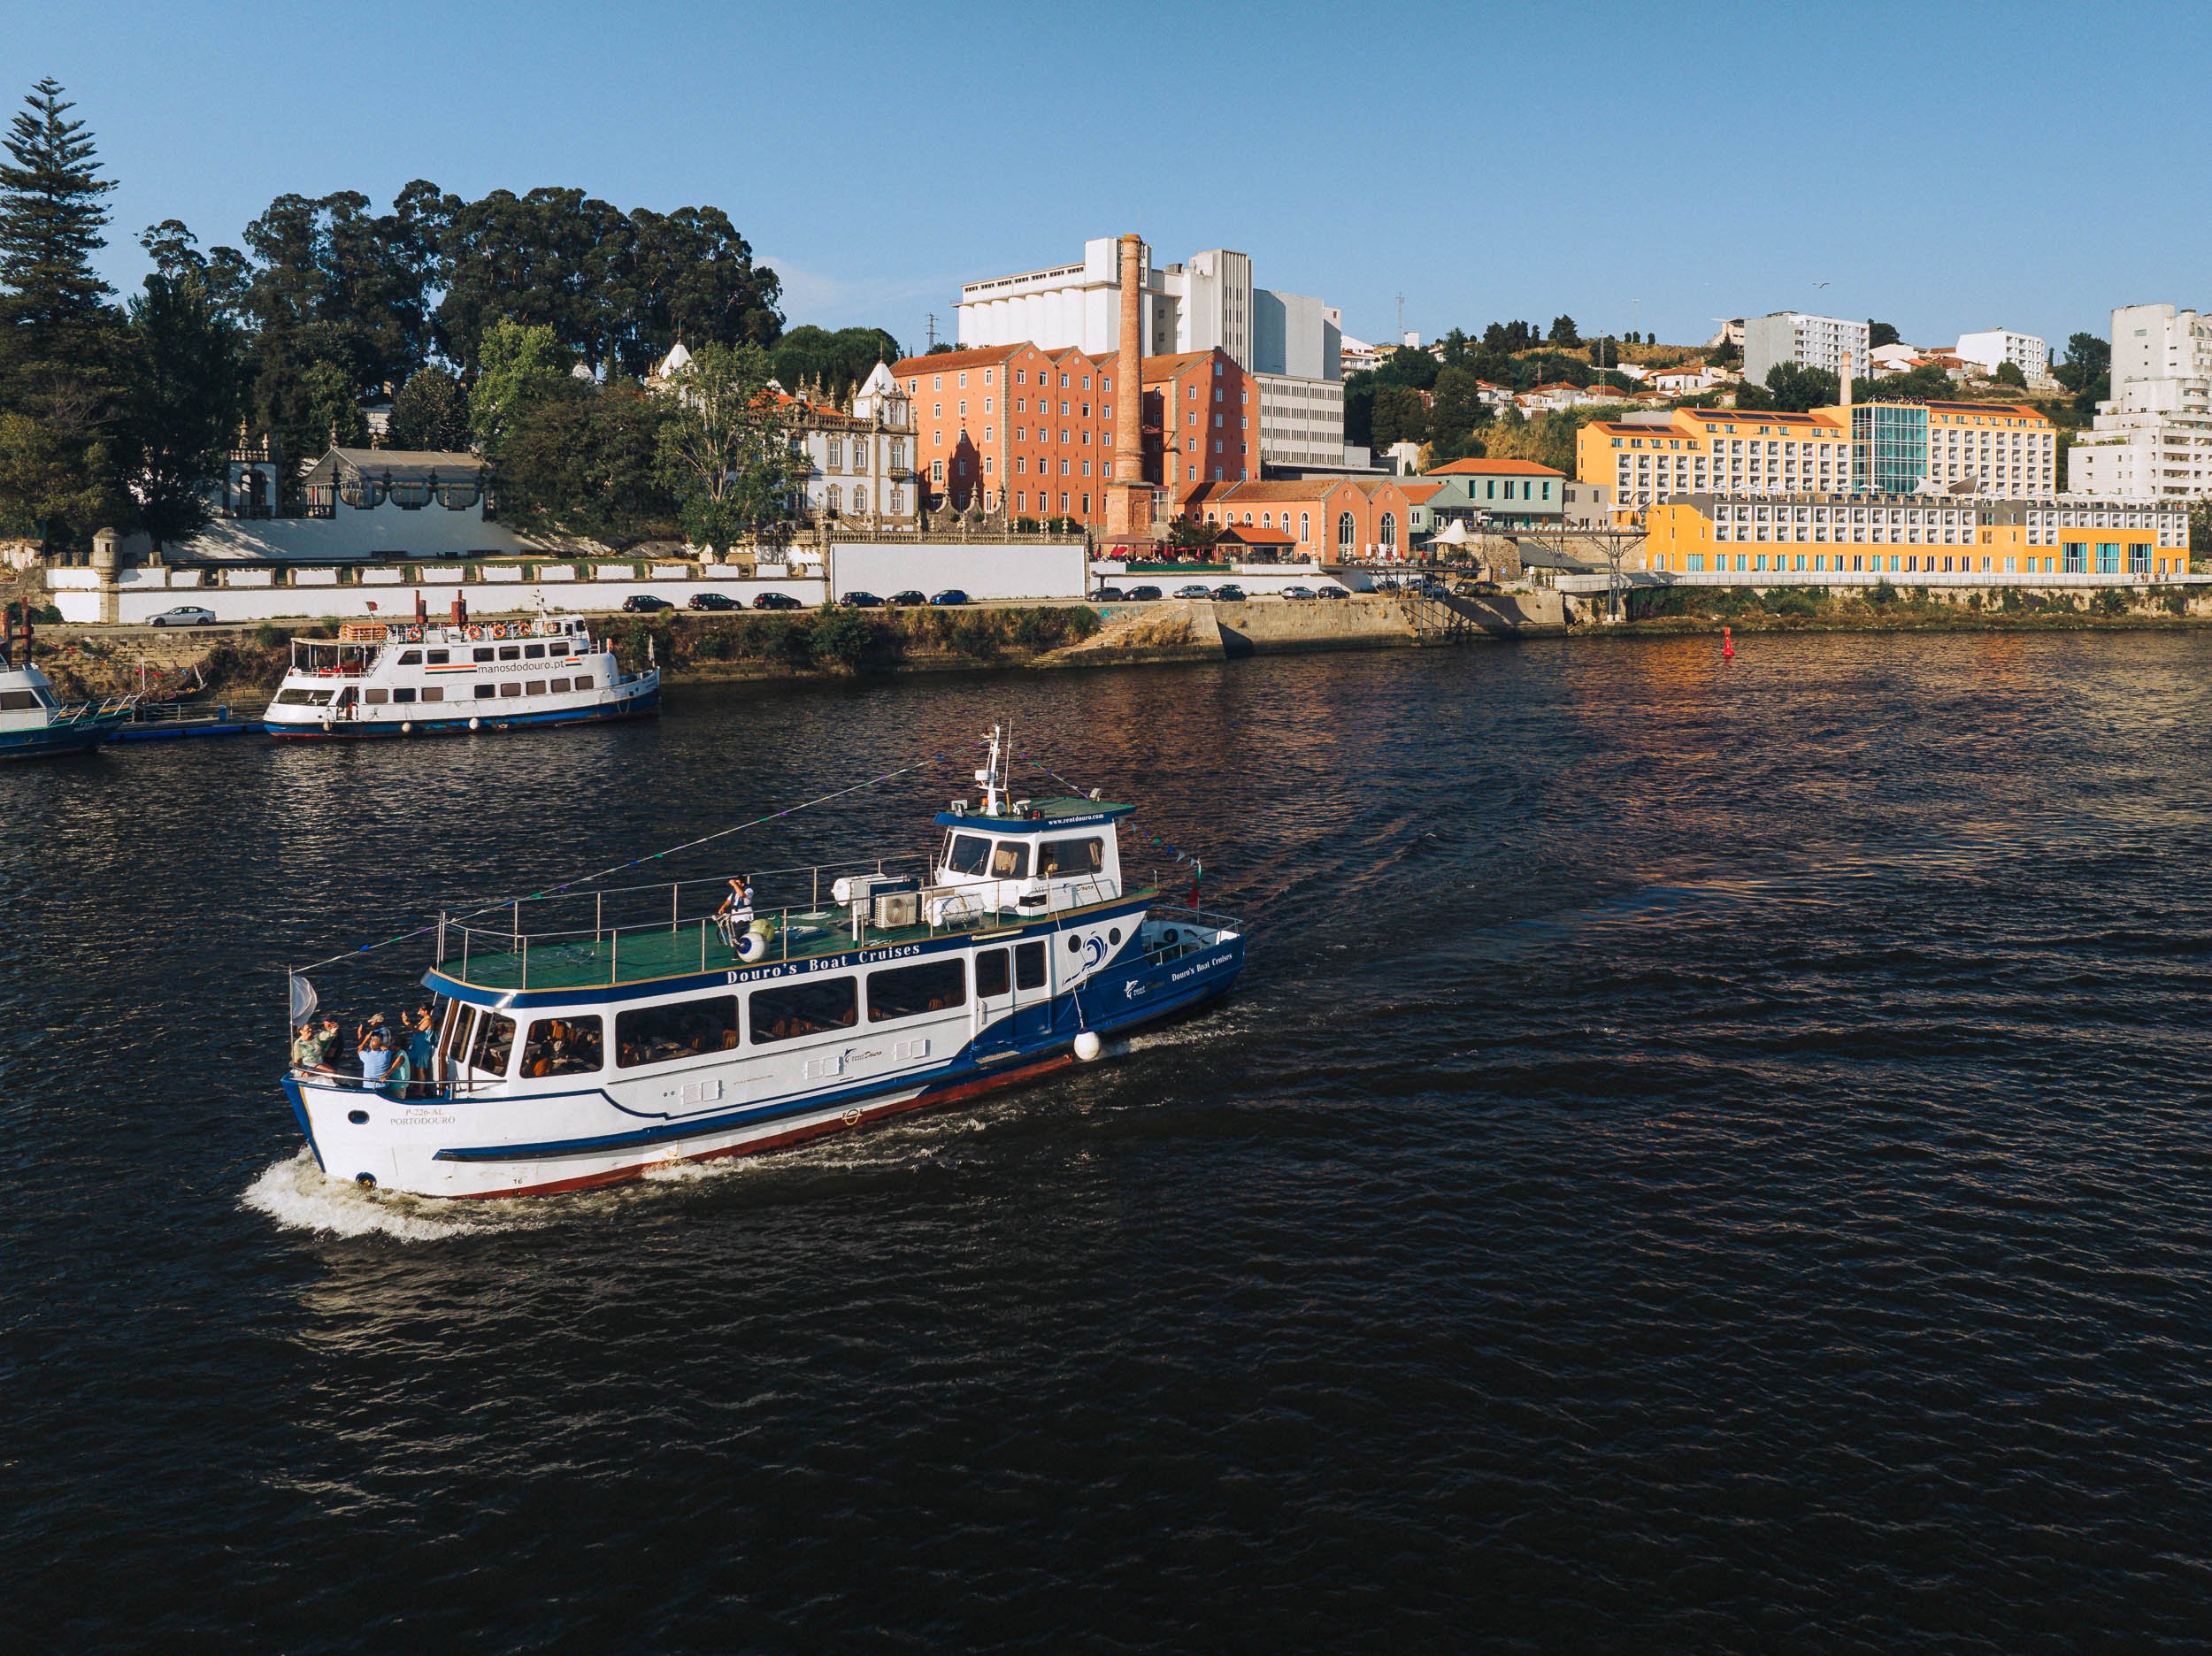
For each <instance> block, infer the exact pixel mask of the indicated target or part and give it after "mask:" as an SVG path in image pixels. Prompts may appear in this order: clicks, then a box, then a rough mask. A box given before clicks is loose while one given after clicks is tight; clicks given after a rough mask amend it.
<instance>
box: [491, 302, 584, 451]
mask: <svg viewBox="0 0 2212 1656" xmlns="http://www.w3.org/2000/svg"><path fill="white" fill-rule="evenodd" d="M478 355H479V366H478V369H477V374H476V384H475V386H474V387H472V388H471V390H470V392H469V430H470V431H471V432H472V433H473V434H474V436H475V438H476V442H477V446H478V447H479V448H480V449H482V450H483V451H484V452H485V453H486V454H488V455H489V456H491V457H492V458H493V459H495V460H496V459H498V458H499V457H500V447H501V445H502V444H503V442H504V441H506V436H507V433H508V431H509V430H510V429H511V427H512V426H514V424H515V422H516V421H517V420H518V419H520V418H522V416H523V414H524V413H525V412H526V411H527V410H529V409H530V407H531V406H532V405H533V404H534V403H539V402H541V401H542V400H543V399H545V398H547V397H549V396H554V395H558V394H559V393H560V392H561V391H563V390H565V389H566V388H567V387H568V386H569V384H570V383H571V380H572V374H571V372H570V371H571V370H572V368H573V367H574V366H575V358H574V357H572V356H571V355H570V354H569V352H568V351H566V350H565V349H563V347H562V345H561V341H560V339H559V337H558V336H557V334H556V333H555V332H554V330H553V328H552V326H551V325H550V324H547V323H538V324H535V325H533V326H525V325H523V324H521V323H518V322H511V321H508V320H507V319H506V318H500V319H499V320H498V321H496V322H494V323H493V324H492V325H491V326H490V327H489V328H488V329H487V330H486V331H485V333H484V335H483V341H482V344H481V347H480V350H479V353H478Z"/></svg>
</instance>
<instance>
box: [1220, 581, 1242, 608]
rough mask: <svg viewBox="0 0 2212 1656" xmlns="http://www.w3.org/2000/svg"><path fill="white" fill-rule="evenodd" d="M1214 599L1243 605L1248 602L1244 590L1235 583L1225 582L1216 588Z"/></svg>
mask: <svg viewBox="0 0 2212 1656" xmlns="http://www.w3.org/2000/svg"><path fill="white" fill-rule="evenodd" d="M1214 597H1215V598H1216V599H1217V600H1218V601H1219V602H1222V603H1243V602H1246V599H1245V596H1244V588H1243V587H1241V586H1238V585H1237V584H1236V582H1234V581H1224V582H1222V583H1221V585H1220V586H1217V587H1215V588H1214Z"/></svg>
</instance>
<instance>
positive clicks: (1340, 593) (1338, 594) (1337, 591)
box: [1314, 586, 1351, 598]
mask: <svg viewBox="0 0 2212 1656" xmlns="http://www.w3.org/2000/svg"><path fill="white" fill-rule="evenodd" d="M1314 596H1315V597H1317V598H1348V597H1350V596H1351V594H1349V593H1348V592H1346V591H1345V590H1344V588H1342V587H1341V586H1323V587H1321V588H1319V589H1318V590H1317V591H1316V592H1315V594H1314Z"/></svg>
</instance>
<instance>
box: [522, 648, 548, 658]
mask: <svg viewBox="0 0 2212 1656" xmlns="http://www.w3.org/2000/svg"><path fill="white" fill-rule="evenodd" d="M522 659H523V660H525V661H543V660H544V659H545V646H544V645H542V644H525V645H524V646H523V647H522Z"/></svg>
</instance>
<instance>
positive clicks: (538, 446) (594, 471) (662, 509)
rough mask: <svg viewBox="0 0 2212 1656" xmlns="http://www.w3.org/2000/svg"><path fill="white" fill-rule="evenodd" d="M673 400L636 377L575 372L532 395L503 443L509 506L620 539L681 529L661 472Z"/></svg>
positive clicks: (519, 515) (548, 523)
mask: <svg viewBox="0 0 2212 1656" xmlns="http://www.w3.org/2000/svg"><path fill="white" fill-rule="evenodd" d="M667 403H668V399H666V398H665V397H658V396H648V395H646V394H645V392H644V390H643V388H642V387H640V386H639V385H638V383H637V382H636V381H635V380H618V381H617V382H616V383H614V384H613V385H611V386H607V387H603V388H600V387H588V386H585V385H583V384H581V383H580V382H578V381H574V380H572V381H570V382H569V385H568V386H567V387H565V388H564V389H562V390H561V391H559V392H557V393H556V394H555V395H550V396H547V397H544V398H541V399H540V400H539V401H537V402H535V403H532V404H531V406H530V407H529V408H528V409H527V410H525V411H524V413H523V414H522V416H521V418H519V419H518V420H517V421H516V422H515V426H514V429H513V430H512V431H511V432H510V433H508V436H507V441H506V442H505V444H504V446H503V448H502V449H501V451H500V461H499V500H500V511H501V513H502V515H503V517H506V518H507V519H508V520H509V521H510V522H512V523H513V524H515V525H517V526H518V527H520V528H525V529H531V530H541V531H553V532H560V533H571V534H580V535H588V536H589V537H590V538H591V539H593V540H599V541H603V542H605V543H606V544H608V545H611V546H620V545H626V544H628V543H630V542H633V541H636V540H645V539H647V538H649V537H655V536H664V535H670V534H675V533H680V531H681V525H680V519H679V515H678V510H677V505H676V500H675V496H674V495H672V493H671V492H670V490H669V489H668V487H666V485H665V484H664V482H663V481H662V479H661V474H660V425H661V420H662V418H663V417H664V414H665V412H666V410H667Z"/></svg>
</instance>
